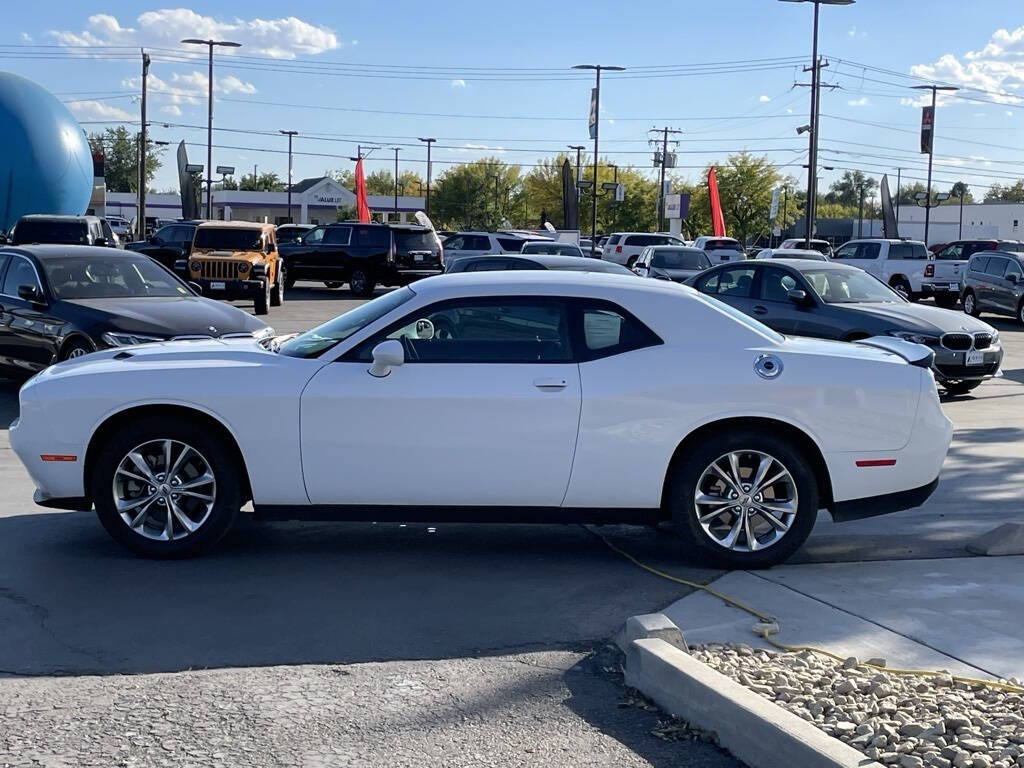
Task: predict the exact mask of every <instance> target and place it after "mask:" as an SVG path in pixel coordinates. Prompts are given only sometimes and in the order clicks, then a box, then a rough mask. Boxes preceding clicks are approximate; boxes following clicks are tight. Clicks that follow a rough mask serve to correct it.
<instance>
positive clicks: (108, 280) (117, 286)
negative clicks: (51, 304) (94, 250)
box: [40, 255, 192, 299]
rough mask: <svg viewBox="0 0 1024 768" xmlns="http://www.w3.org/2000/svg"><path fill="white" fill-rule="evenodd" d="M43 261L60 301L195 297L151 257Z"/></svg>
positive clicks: (71, 257) (51, 284)
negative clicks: (136, 297)
mask: <svg viewBox="0 0 1024 768" xmlns="http://www.w3.org/2000/svg"><path fill="white" fill-rule="evenodd" d="M40 261H41V262H42V264H43V270H44V271H45V272H46V277H47V279H48V280H49V282H50V290H51V291H53V295H54V296H55V297H56V298H58V299H114V298H125V297H135V296H191V295H192V292H191V291H190V290H189V289H188V288H187V287H185V285H184V284H183V283H182V282H181V281H180V280H178V279H177V278H176V277H174V276H173V275H171V274H170V273H169V272H168V271H167V270H166V269H164V268H163V267H161V266H160V265H159V264H157V263H156V262H155V261H153V260H152V259H150V258H149V257H148V256H139V257H137V258H132V257H130V256H113V257H110V256H102V255H101V256H95V257H94V256H91V255H90V256H62V257H58V258H46V259H41V260H40Z"/></svg>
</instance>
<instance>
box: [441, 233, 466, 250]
mask: <svg viewBox="0 0 1024 768" xmlns="http://www.w3.org/2000/svg"><path fill="white" fill-rule="evenodd" d="M465 242H466V238H464V237H463V236H462V235H456V236H455V237H449V238H448V239H447V240H445V241H444V249H445V250H446V251H461V250H462V249H463V248H465V247H466V246H465V245H464V243H465Z"/></svg>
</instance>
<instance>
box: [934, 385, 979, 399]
mask: <svg viewBox="0 0 1024 768" xmlns="http://www.w3.org/2000/svg"><path fill="white" fill-rule="evenodd" d="M980 384H981V382H980V381H947V382H943V383H942V384H940V385H939V386H940V387H942V388H943V389H944V390H946V394H947V395H949V396H950V397H959V396H960V395H966V394H967V393H968V392H970V391H972V390H974V389H976V388H977V387H978V386H979V385H980Z"/></svg>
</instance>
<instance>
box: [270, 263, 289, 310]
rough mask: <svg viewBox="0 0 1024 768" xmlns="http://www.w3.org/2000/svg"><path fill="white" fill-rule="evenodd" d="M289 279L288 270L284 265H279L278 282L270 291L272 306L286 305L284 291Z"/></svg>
mask: <svg viewBox="0 0 1024 768" xmlns="http://www.w3.org/2000/svg"><path fill="white" fill-rule="evenodd" d="M287 279H288V270H287V269H286V268H285V266H284V264H279V265H278V267H277V282H276V283H274V287H273V288H271V289H270V306H272V307H280V306H281V305H282V304H284V289H285V285H286V283H285V281H286V280H287Z"/></svg>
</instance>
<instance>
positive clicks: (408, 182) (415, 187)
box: [335, 169, 423, 196]
mask: <svg viewBox="0 0 1024 768" xmlns="http://www.w3.org/2000/svg"><path fill="white" fill-rule="evenodd" d="M335 178H337V177H335ZM346 178H348V177H346ZM339 181H340V180H339ZM365 181H366V194H368V195H393V194H395V177H394V175H393V174H392V173H391V171H388V170H383V169H382V170H379V171H374V172H373V173H371V174H370V175H369V176H366V177H365ZM351 182H352V186H351V187H348V189H353V190H354V189H355V185H356V181H355V174H354V173H353V174H351ZM343 186H347V185H343ZM422 186H423V179H422V178H420V175H419V174H418V173H416V172H415V171H401V172H399V174H398V194H399V195H416V196H418V195H419V194H420V189H421V188H422Z"/></svg>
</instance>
